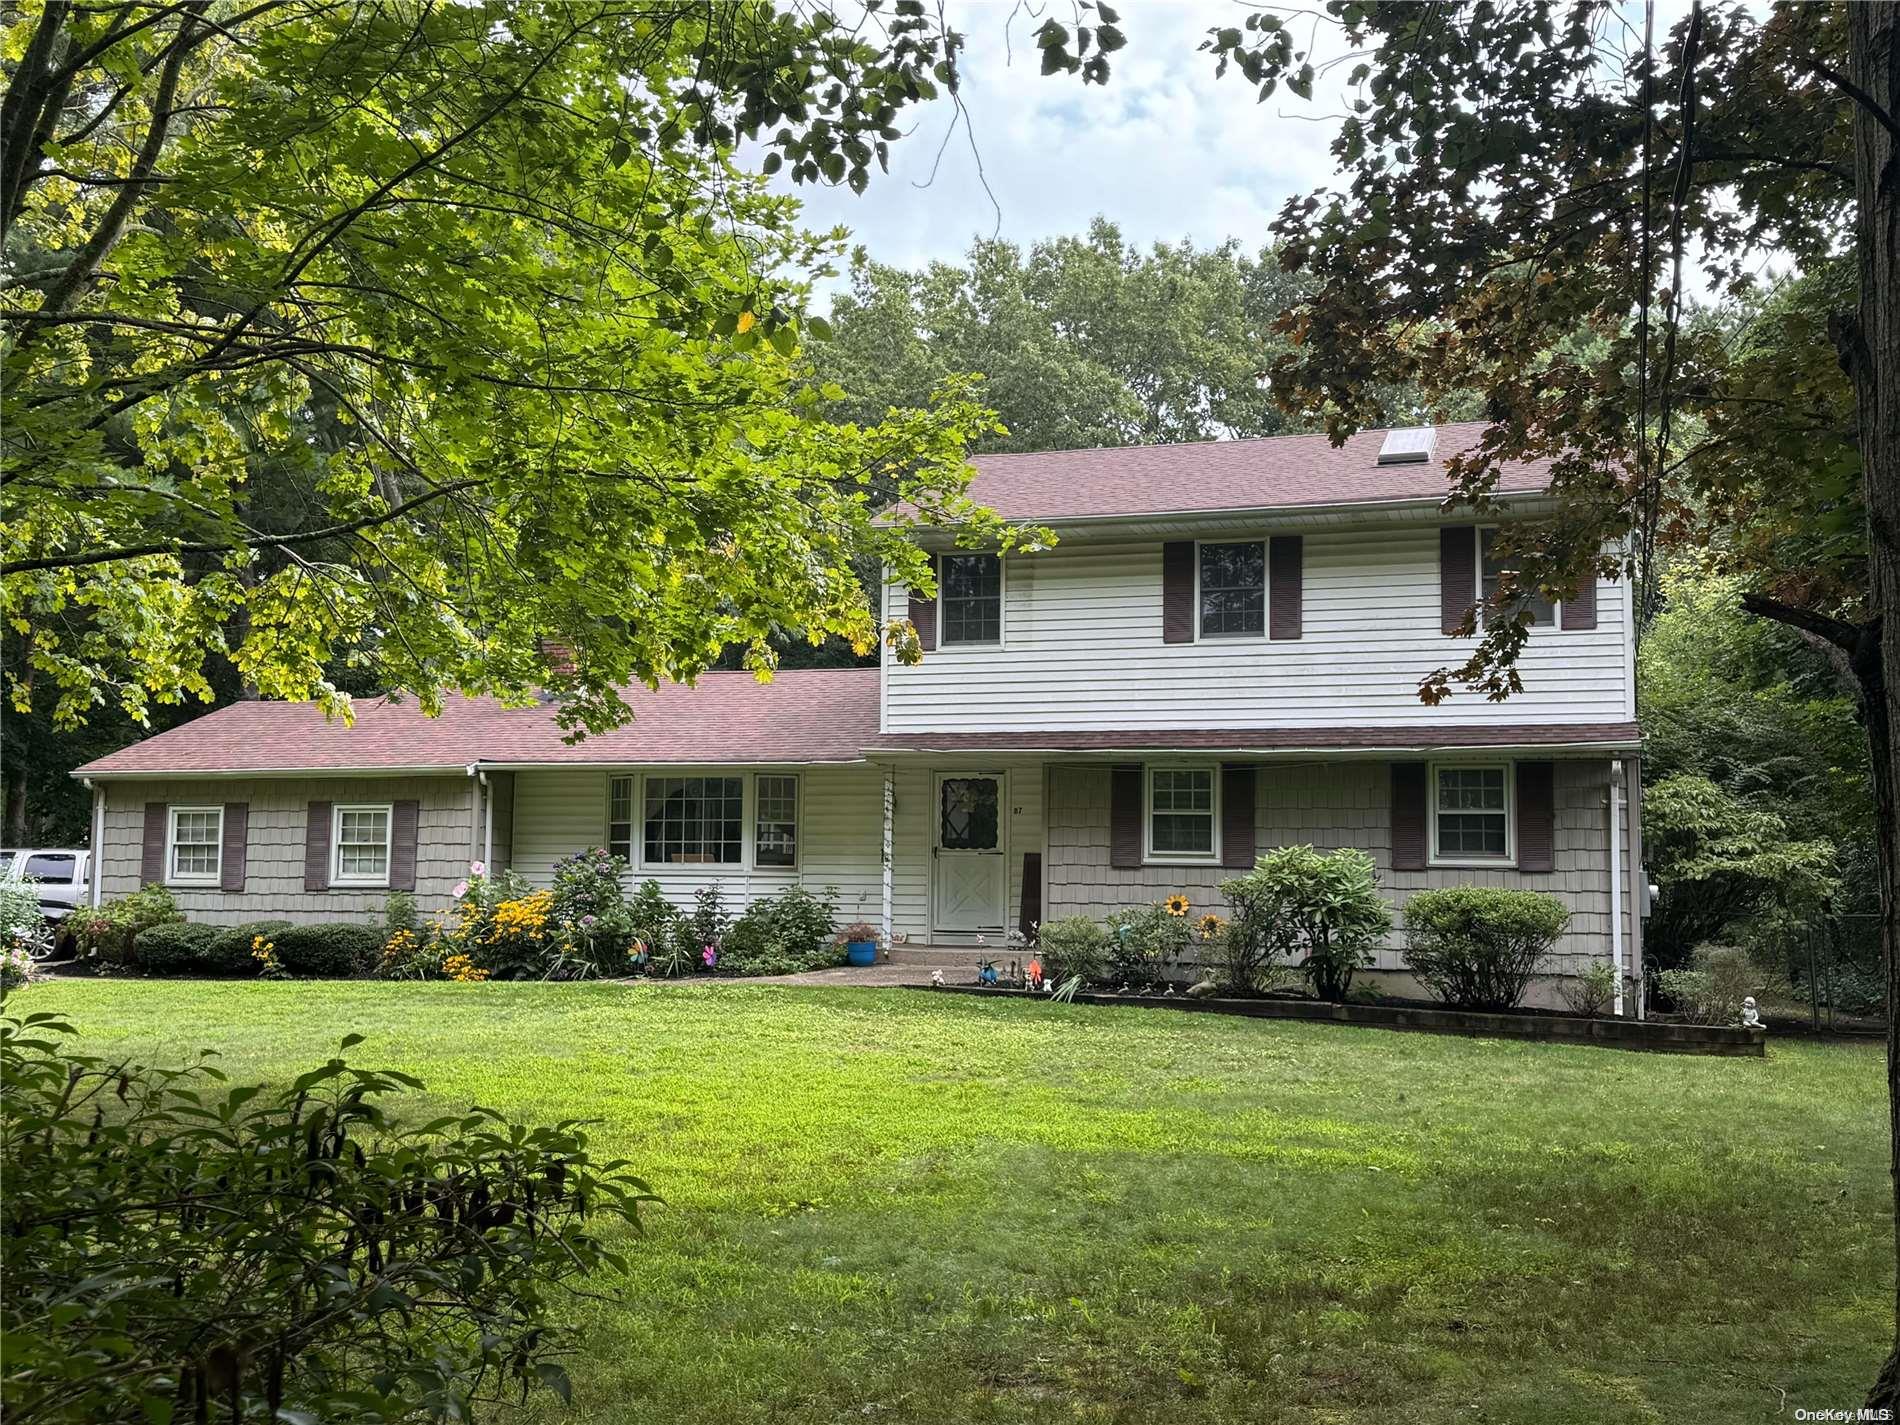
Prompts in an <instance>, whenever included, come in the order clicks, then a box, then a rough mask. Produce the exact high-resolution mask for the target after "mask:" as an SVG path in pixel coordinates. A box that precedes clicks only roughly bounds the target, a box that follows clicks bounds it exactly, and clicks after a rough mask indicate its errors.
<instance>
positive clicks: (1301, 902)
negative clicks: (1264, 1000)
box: [1221, 846, 1392, 1003]
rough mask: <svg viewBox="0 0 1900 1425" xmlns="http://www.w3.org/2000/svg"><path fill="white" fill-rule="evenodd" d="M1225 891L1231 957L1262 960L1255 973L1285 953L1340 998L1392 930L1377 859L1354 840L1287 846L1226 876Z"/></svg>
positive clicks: (1254, 963) (1328, 996)
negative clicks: (1318, 846) (1324, 848)
mask: <svg viewBox="0 0 1900 1425" xmlns="http://www.w3.org/2000/svg"><path fill="white" fill-rule="evenodd" d="M1221 894H1222V895H1224V896H1226V897H1227V903H1228V905H1229V906H1230V907H1232V909H1233V915H1232V916H1231V917H1229V919H1228V923H1227V929H1226V932H1225V937H1226V941H1227V943H1228V947H1229V948H1228V949H1227V951H1226V956H1227V959H1228V961H1229V963H1230V964H1231V963H1232V961H1233V959H1234V957H1235V956H1236V955H1237V954H1238V955H1241V956H1242V957H1243V965H1245V966H1251V967H1256V968H1255V969H1254V970H1252V971H1250V973H1264V972H1265V970H1266V969H1267V968H1268V967H1270V966H1272V965H1276V964H1278V963H1281V958H1282V957H1285V958H1286V959H1290V960H1292V961H1294V962H1295V963H1296V965H1297V967H1298V969H1299V971H1300V973H1301V974H1303V975H1304V976H1305V977H1306V979H1307V982H1308V983H1309V984H1310V985H1311V986H1312V988H1313V992H1314V993H1315V994H1317V995H1318V996H1319V997H1320V998H1321V999H1325V1000H1332V1001H1334V1002H1335V1003H1339V1002H1343V1001H1344V1000H1345V998H1346V996H1347V995H1348V994H1350V993H1351V992H1352V977H1353V975H1354V974H1355V973H1356V972H1358V971H1359V970H1361V969H1364V968H1365V967H1366V966H1367V965H1370V964H1371V963H1372V952H1373V950H1374V949H1375V948H1376V947H1377V946H1378V945H1379V944H1380V943H1381V942H1382V941H1383V940H1384V939H1385V937H1386V935H1387V934H1388V933H1390V931H1391V929H1392V908H1391V907H1390V906H1388V905H1387V904H1386V903H1385V898H1384V897H1383V896H1381V895H1380V894H1379V876H1378V872H1377V871H1375V870H1374V869H1373V865H1372V858H1371V857H1370V856H1368V855H1366V853H1365V852H1363V851H1359V850H1355V849H1354V848H1352V847H1341V848H1340V849H1339V850H1337V851H1330V852H1320V851H1316V850H1314V849H1313V848H1312V847H1311V846H1282V847H1280V848H1279V849H1278V850H1274V851H1269V852H1268V853H1267V854H1266V855H1264V856H1262V857H1261V858H1260V859H1259V860H1258V861H1257V862H1255V863H1254V868H1253V870H1251V871H1249V872H1247V874H1246V875H1244V876H1236V877H1234V878H1233V879H1232V880H1229V881H1223V882H1222V883H1221ZM1236 947H1237V948H1236ZM1229 973H1234V972H1233V971H1231V970H1230V971H1229Z"/></svg>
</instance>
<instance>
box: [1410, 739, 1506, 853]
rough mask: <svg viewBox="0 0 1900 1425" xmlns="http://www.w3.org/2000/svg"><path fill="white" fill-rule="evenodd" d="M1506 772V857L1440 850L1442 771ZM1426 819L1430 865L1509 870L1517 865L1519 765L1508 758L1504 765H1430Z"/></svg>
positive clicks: (1427, 767)
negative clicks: (1440, 777)
mask: <svg viewBox="0 0 1900 1425" xmlns="http://www.w3.org/2000/svg"><path fill="white" fill-rule="evenodd" d="M1440 768H1443V769H1445V770H1446V771H1462V772H1500V771H1501V772H1503V773H1504V854H1503V855H1502V856H1472V855H1469V854H1460V855H1456V856H1450V855H1445V854H1442V853H1441V852H1440V851H1439V849H1438V817H1439V806H1438V772H1439V769H1440ZM1425 795H1426V803H1425V820H1426V823H1427V826H1426V829H1427V831H1428V833H1429V835H1430V838H1431V847H1430V854H1429V855H1428V856H1427V857H1426V864H1427V865H1428V866H1459V867H1465V868H1468V869H1471V870H1485V869H1489V870H1499V869H1505V870H1508V869H1510V868H1511V867H1513V866H1515V865H1517V763H1515V762H1513V761H1510V760H1509V759H1506V760H1504V761H1502V762H1495V761H1492V762H1467V761H1455V760H1449V759H1448V760H1445V761H1441V762H1428V763H1427V764H1426V769H1425Z"/></svg>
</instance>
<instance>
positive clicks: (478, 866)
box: [462, 861, 488, 885]
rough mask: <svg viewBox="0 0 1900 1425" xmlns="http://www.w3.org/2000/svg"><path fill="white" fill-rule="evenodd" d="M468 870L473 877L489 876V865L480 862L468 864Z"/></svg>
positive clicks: (465, 883) (464, 883)
mask: <svg viewBox="0 0 1900 1425" xmlns="http://www.w3.org/2000/svg"><path fill="white" fill-rule="evenodd" d="M468 869H469V872H470V873H471V874H472V875H476V876H486V875H487V874H488V867H487V865H486V864H484V863H483V862H480V861H470V862H469V863H468ZM462 884H463V885H467V884H468V882H466V881H464V882H463V883H462Z"/></svg>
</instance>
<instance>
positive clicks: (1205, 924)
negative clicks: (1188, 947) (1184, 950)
mask: <svg viewBox="0 0 1900 1425" xmlns="http://www.w3.org/2000/svg"><path fill="white" fill-rule="evenodd" d="M1226 928H1227V922H1226V921H1224V920H1222V919H1221V918H1220V917H1219V916H1218V915H1215V914H1214V912H1213V911H1211V910H1210V911H1209V912H1208V913H1207V914H1206V915H1204V916H1202V917H1201V939H1203V940H1212V939H1213V938H1214V937H1215V936H1217V935H1219V934H1220V933H1221V932H1222V931H1223V930H1225V929H1226Z"/></svg>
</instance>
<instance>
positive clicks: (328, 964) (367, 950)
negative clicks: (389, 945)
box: [271, 922, 383, 980]
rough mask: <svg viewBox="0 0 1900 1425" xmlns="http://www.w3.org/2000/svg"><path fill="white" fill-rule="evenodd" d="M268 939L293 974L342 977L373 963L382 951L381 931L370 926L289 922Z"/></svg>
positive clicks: (357, 971)
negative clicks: (292, 923) (274, 945)
mask: <svg viewBox="0 0 1900 1425" xmlns="http://www.w3.org/2000/svg"><path fill="white" fill-rule="evenodd" d="M271 939H272V940H273V941H274V942H275V943H276V946H277V959H278V961H279V963H281V964H282V965H283V967H284V968H285V969H286V970H288V971H289V972H290V973H291V974H293V975H309V976H311V977H313V978H315V979H328V980H344V979H348V978H350V977H351V976H352V975H360V974H363V973H364V972H366V971H368V970H369V969H371V968H372V967H374V965H375V964H376V961H377V958H378V957H379V956H380V955H381V954H382V951H383V932H382V931H381V930H378V929H376V928H375V927H373V926H368V925H351V924H348V923H347V922H335V923H331V924H325V925H292V926H288V927H286V928H285V929H283V930H280V931H278V932H277V933H276V934H275V935H274V936H272V937H271Z"/></svg>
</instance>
